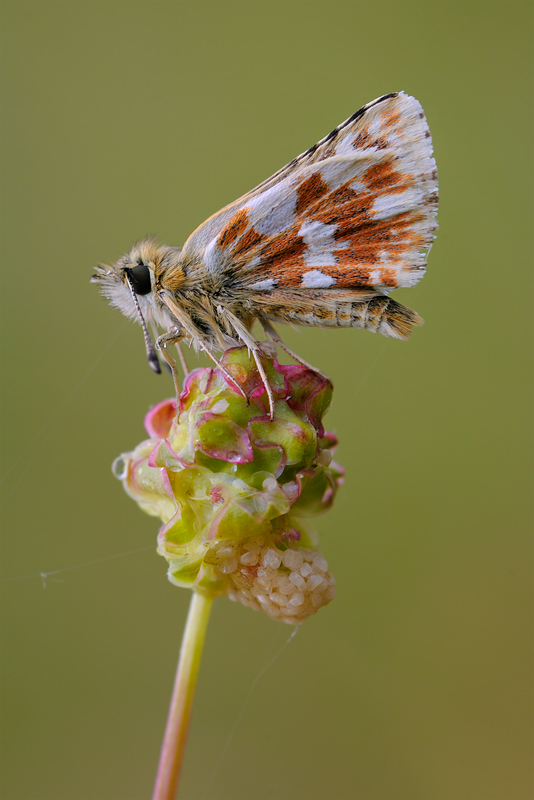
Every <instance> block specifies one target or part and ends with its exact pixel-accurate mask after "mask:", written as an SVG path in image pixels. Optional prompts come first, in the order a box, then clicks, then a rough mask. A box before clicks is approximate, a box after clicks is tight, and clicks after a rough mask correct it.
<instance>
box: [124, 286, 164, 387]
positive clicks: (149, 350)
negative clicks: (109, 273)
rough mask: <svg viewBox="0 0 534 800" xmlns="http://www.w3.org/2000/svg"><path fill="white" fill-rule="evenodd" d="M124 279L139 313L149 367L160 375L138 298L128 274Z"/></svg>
mask: <svg viewBox="0 0 534 800" xmlns="http://www.w3.org/2000/svg"><path fill="white" fill-rule="evenodd" d="M126 281H127V283H128V286H129V289H130V292H131V293H132V297H133V301H134V303H135V307H136V309H137V313H138V314H139V319H140V320H141V327H142V328H143V335H144V337H145V347H146V354H147V356H148V363H149V364H150V367H151V369H153V370H154V372H156V373H157V374H158V375H161V367H160V364H159V359H158V354H157V353H156V348H155V347H154V345H153V344H152V339H151V338H150V334H149V332H148V328H147V326H146V322H145V319H144V317H143V315H142V313H141V306H140V305H139V300H138V299H137V295H136V293H135V292H134V288H133V286H132V284H131V281H130V279H129V277H128V275H126Z"/></svg>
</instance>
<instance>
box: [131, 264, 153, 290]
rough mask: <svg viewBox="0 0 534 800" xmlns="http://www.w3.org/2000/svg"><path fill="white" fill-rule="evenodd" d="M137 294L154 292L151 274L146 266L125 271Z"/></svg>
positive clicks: (138, 266) (141, 265)
mask: <svg viewBox="0 0 534 800" xmlns="http://www.w3.org/2000/svg"><path fill="white" fill-rule="evenodd" d="M124 271H125V272H126V275H127V276H128V280H129V281H130V283H131V284H132V288H133V290H134V292H135V293H136V294H148V293H149V292H151V291H152V285H151V283H150V272H149V269H148V267H147V266H146V264H137V266H135V267H129V268H128V269H126V270H124Z"/></svg>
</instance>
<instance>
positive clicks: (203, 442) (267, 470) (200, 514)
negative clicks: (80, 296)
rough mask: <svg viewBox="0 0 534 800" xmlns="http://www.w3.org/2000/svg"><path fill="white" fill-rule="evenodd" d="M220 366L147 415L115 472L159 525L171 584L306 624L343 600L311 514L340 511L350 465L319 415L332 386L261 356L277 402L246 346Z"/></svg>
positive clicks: (192, 377)
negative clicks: (337, 501)
mask: <svg viewBox="0 0 534 800" xmlns="http://www.w3.org/2000/svg"><path fill="white" fill-rule="evenodd" d="M223 365H224V367H225V368H226V370H227V371H228V372H230V373H231V374H232V376H233V377H234V379H235V380H236V381H237V382H238V383H239V384H240V385H241V386H242V387H243V389H244V391H245V393H246V395H247V397H248V398H249V402H248V403H247V400H246V399H245V398H244V397H243V396H242V395H241V394H239V393H238V391H237V389H236V387H235V386H234V385H233V384H232V383H231V382H230V381H229V380H227V379H226V378H225V376H224V375H223V373H222V372H221V371H220V370H218V369H210V368H205V369H197V370H195V371H194V372H192V373H190V374H189V375H188V376H187V378H186V381H185V385H184V388H183V391H182V393H181V395H180V399H179V407H178V408H177V404H176V401H174V400H164V401H163V402H162V403H159V404H158V405H157V406H155V408H153V409H152V410H151V411H150V412H149V413H148V414H147V416H146V418H145V427H146V429H147V431H148V434H149V436H150V439H148V440H146V441H144V442H142V443H141V444H139V445H138V446H137V447H136V448H135V450H134V451H133V452H131V453H126V454H123V455H122V456H120V458H119V459H117V461H116V462H115V464H114V472H115V474H116V476H117V477H119V478H120V479H121V480H122V482H123V485H124V488H125V489H126V491H127V492H128V494H129V495H130V496H131V497H133V498H134V500H136V501H137V502H138V503H139V505H140V506H141V508H142V509H143V510H144V511H146V512H147V513H148V514H151V515H153V516H157V517H159V518H160V519H161V520H162V521H163V523H164V524H163V527H162V528H161V530H160V532H159V536H158V552H159V553H160V554H161V555H163V556H164V557H165V558H166V559H167V561H168V562H169V569H168V576H169V579H170V580H171V581H172V582H173V583H175V584H176V585H178V586H185V587H190V588H193V589H195V590H197V591H200V592H204V593H205V594H209V595H212V596H216V595H227V596H228V597H230V598H231V599H232V600H239V601H240V602H241V603H243V604H245V605H248V606H250V607H252V608H255V609H257V610H262V611H264V612H265V613H267V614H268V615H269V616H271V617H273V618H275V619H279V620H283V621H285V622H289V623H295V622H303V621H304V620H305V619H306V618H307V617H308V616H309V615H310V614H312V613H315V612H316V611H317V610H318V609H319V608H320V607H321V606H323V605H326V604H327V603H329V602H330V600H331V599H332V598H333V597H334V595H335V581H334V578H333V577H332V574H331V573H330V572H329V570H328V565H327V563H326V561H325V559H324V558H323V556H322V555H321V554H320V553H318V552H317V551H316V547H317V536H316V533H315V531H314V530H313V528H312V527H311V525H310V517H312V516H313V515H314V514H316V513H319V512H321V511H324V510H326V509H327V508H329V507H330V505H331V504H332V501H333V498H334V495H335V492H336V490H337V488H338V486H339V485H340V483H341V481H342V468H341V467H339V465H337V464H335V463H334V462H333V461H332V449H333V448H334V446H335V445H336V443H337V442H336V439H335V437H334V436H332V435H331V434H328V433H325V431H324V428H323V425H322V417H323V414H324V413H325V411H326V410H327V409H328V406H329V404H330V400H331V395H332V386H331V384H330V383H329V381H328V380H327V379H325V378H323V377H322V376H320V375H318V374H317V373H315V372H313V371H312V370H310V369H308V368H306V367H303V366H300V365H299V366H283V365H280V364H278V362H277V361H276V360H275V361H270V360H267V359H265V360H264V366H265V370H266V372H267V375H268V379H269V384H270V386H271V388H272V390H273V393H274V397H275V416H274V419H273V420H271V419H270V417H269V413H268V405H267V398H266V392H265V387H264V386H263V383H262V381H261V379H260V376H259V374H258V372H257V369H256V367H255V364H254V361H253V359H251V357H250V355H249V353H248V351H247V348H246V347H239V348H233V349H231V350H228V351H227V352H226V353H225V354H224V356H223Z"/></svg>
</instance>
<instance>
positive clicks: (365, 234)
mask: <svg viewBox="0 0 534 800" xmlns="http://www.w3.org/2000/svg"><path fill="white" fill-rule="evenodd" d="M437 204H438V187H437V173H436V164H435V161H434V159H433V158H432V140H431V137H430V131H429V129H428V125H427V123H426V119H425V116H424V113H423V110H422V108H421V105H420V104H419V102H418V101H417V100H415V98H413V97H409V96H408V95H405V94H404V93H402V92H401V93H397V94H392V95H385V96H384V97H381V98H379V99H378V100H375V101H373V102H372V103H369V104H368V105H366V106H364V107H363V108H362V109H360V110H359V111H357V112H356V113H355V114H353V115H352V116H351V117H350V118H349V119H348V120H346V121H345V122H344V123H342V124H341V125H339V126H338V127H337V128H336V129H335V130H334V131H332V132H331V133H330V134H329V135H328V136H326V137H325V138H324V139H322V140H321V141H320V142H319V143H318V144H316V145H314V146H313V147H311V148H310V149H309V150H307V151H306V152H305V153H303V154H302V155H301V156H299V157H298V158H296V159H295V160H294V161H292V162H290V163H289V164H288V165H287V166H285V167H283V168H282V169H281V170H279V172H277V173H276V174H275V175H273V176H272V177H271V178H269V179H268V180H266V181H264V183H262V184H260V185H259V186H258V187H256V188H255V189H253V190H252V191H251V192H249V193H248V194H246V195H244V196H243V197H242V198H240V199H239V200H236V201H235V202H234V203H232V204H231V205H229V206H227V207H226V208H224V209H223V210H222V211H220V212H218V213H217V214H215V215H214V216H213V217H210V219H208V220H207V221H206V222H205V223H203V225H201V226H200V227H199V228H197V230H196V231H195V232H194V233H193V234H192V235H191V236H190V237H189V239H188V240H187V242H186V244H185V245H184V248H183V250H182V259H183V260H184V263H187V262H189V263H190V264H191V265H198V268H199V269H200V270H201V271H202V274H203V275H206V273H207V274H208V275H209V276H211V278H212V279H215V280H216V281H217V280H219V279H220V281H221V282H224V284H225V285H226V286H228V287H230V286H231V287H233V288H234V289H235V290H239V293H240V294H241V296H242V297H243V302H244V303H247V298H248V304H249V305H252V306H253V305H254V303H255V302H258V303H259V306H260V307H264V308H266V307H267V306H269V307H270V308H271V311H270V313H269V318H271V319H276V318H282V319H286V320H287V319H289V317H288V315H287V314H282V313H281V312H278V313H277V312H276V311H273V309H274V308H275V307H277V308H280V309H283V308H284V306H285V307H286V309H287V308H288V304H289V306H291V304H292V303H293V304H294V305H295V304H296V305H298V304H299V303H300V305H301V306H302V308H304V306H306V307H308V308H307V310H306V313H305V314H304V316H303V317H302V319H301V318H300V317H299V314H296V315H293V317H292V320H293V321H301V322H303V323H304V324H318V325H319V324H327V325H328V324H343V323H341V322H337V323H336V321H335V319H334V318H333V317H332V314H333V315H334V317H336V315H337V316H339V315H338V314H337V311H336V308H337V304H338V302H343V303H345V304H346V303H349V302H351V303H353V304H354V303H358V302H364V301H368V300H369V299H377V295H378V294H379V295H380V296H381V297H382V298H383V295H384V293H387V292H388V291H390V290H391V289H393V288H395V287H397V286H412V285H414V284H415V283H416V282H417V281H418V280H419V279H420V278H421V277H422V275H423V274H424V271H425V267H426V259H427V255H428V252H429V250H430V246H431V244H432V241H433V238H434V236H433V231H434V230H435V229H436V227H437V224H436V212H437ZM351 297H352V300H351ZM391 302H393V301H391ZM321 303H326V304H327V307H328V308H329V309H330V311H331V312H332V313H331V314H330V317H331V319H330V321H326V320H325V319H323V320H321V319H320V317H318V316H317V315H314V313H312V316H311V317H310V309H309V307H310V306H315V307H316V308H317V307H318V306H319V305H320V304H321ZM395 305H397V306H398V305H399V304H395ZM401 308H402V307H401ZM411 313H413V312H411ZM306 315H307V320H306V319H304V317H305V316H306ZM301 316H302V315H301ZM419 321H420V320H419ZM345 324H347V323H345ZM349 324H351V323H349ZM412 324H417V321H416V320H414V321H413V322H412ZM357 326H358V327H362V325H357ZM363 327H367V326H366V325H363ZM382 332H384V331H382ZM389 335H396V334H395V333H390V334H389Z"/></svg>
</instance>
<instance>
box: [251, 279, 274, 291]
mask: <svg viewBox="0 0 534 800" xmlns="http://www.w3.org/2000/svg"><path fill="white" fill-rule="evenodd" d="M275 284H276V281H275V280H273V278H266V280H264V281H257V282H256V283H252V284H251V285H250V286H249V289H273V288H274V286H275Z"/></svg>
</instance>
